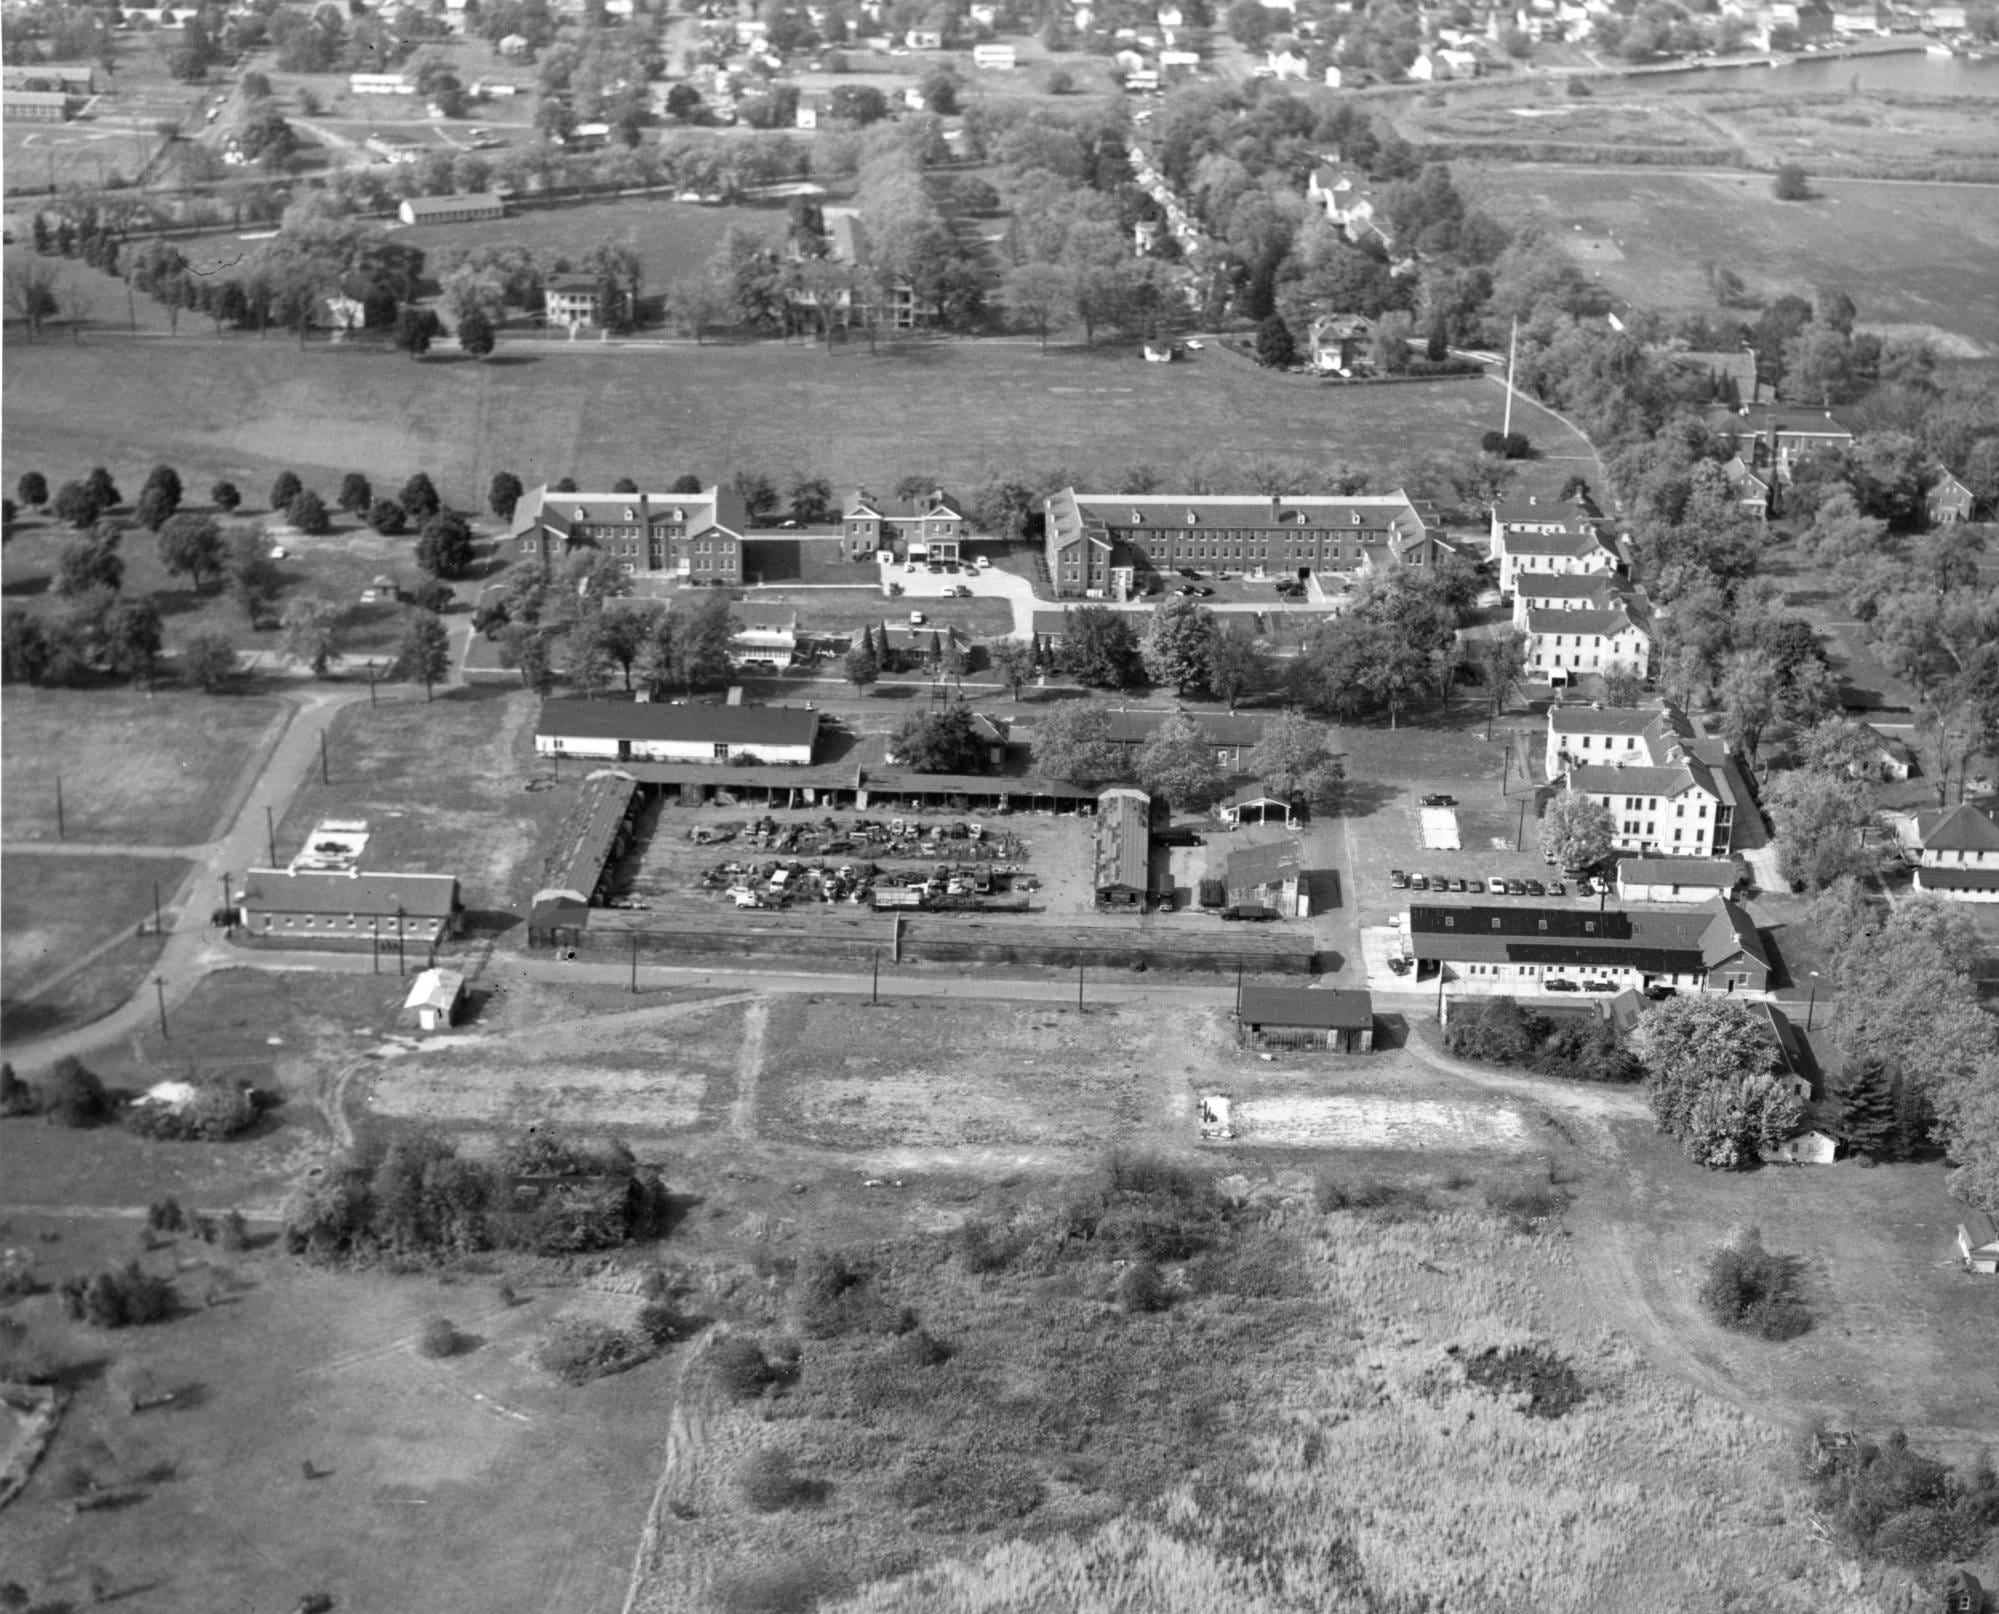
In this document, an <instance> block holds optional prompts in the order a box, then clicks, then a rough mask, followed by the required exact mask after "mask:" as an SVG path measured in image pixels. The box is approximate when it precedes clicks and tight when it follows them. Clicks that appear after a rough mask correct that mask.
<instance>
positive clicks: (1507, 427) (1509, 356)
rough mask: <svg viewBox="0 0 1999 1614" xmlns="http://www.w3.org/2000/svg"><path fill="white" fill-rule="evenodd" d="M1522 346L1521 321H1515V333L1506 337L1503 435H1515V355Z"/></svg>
mask: <svg viewBox="0 0 1999 1614" xmlns="http://www.w3.org/2000/svg"><path fill="white" fill-rule="evenodd" d="M1519 346H1520V321H1519V320H1517V319H1516V320H1515V321H1514V322H1513V334H1512V335H1511V336H1509V337H1508V338H1507V339H1506V423H1505V424H1504V425H1503V426H1501V427H1500V428H1499V431H1500V435H1501V436H1502V437H1510V436H1512V435H1513V355H1514V353H1515V351H1516V350H1517V349H1518V348H1519Z"/></svg>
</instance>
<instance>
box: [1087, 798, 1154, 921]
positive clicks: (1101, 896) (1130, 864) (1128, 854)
mask: <svg viewBox="0 0 1999 1614" xmlns="http://www.w3.org/2000/svg"><path fill="white" fill-rule="evenodd" d="M1151 872H1152V798H1151V797H1150V796H1148V795H1146V793H1145V792H1144V791H1142V790H1129V789H1117V790H1106V791H1105V792H1104V793H1103V794H1102V795H1100V796H1099V797H1098V798H1097V847H1096V873H1095V879H1094V882H1093V884H1094V889H1095V892H1096V901H1097V906H1098V907H1099V908H1142V907H1144V906H1145V896H1146V891H1147V888H1148V881H1149V878H1150V875H1151Z"/></svg>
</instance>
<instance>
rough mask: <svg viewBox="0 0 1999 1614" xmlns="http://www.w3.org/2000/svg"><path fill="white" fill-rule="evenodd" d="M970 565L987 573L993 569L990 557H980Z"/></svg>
mask: <svg viewBox="0 0 1999 1614" xmlns="http://www.w3.org/2000/svg"><path fill="white" fill-rule="evenodd" d="M972 564H973V565H974V566H976V567H978V569H979V570H980V571H982V572H989V571H991V570H992V569H993V558H992V556H990V555H981V556H979V558H978V559H977V560H975V561H973V562H972Z"/></svg>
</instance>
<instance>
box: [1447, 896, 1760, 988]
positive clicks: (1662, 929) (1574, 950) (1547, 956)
mask: <svg viewBox="0 0 1999 1614" xmlns="http://www.w3.org/2000/svg"><path fill="white" fill-rule="evenodd" d="M1409 944H1410V949H1411V951H1412V952H1414V953H1415V955H1416V957H1418V958H1440V959H1447V960H1449V961H1451V962H1453V963H1513V964H1561V965H1569V966H1588V965H1605V966H1624V967H1629V968H1634V969H1642V970H1650V971H1654V972H1658V973H1663V974H1677V975H1689V974H1696V973H1699V972H1701V971H1704V970H1709V969H1712V968H1714V967H1715V966H1716V965H1717V964H1722V963H1725V962H1727V961H1728V960H1730V959H1732V958H1735V957H1736V956H1738V955H1747V956H1748V957H1750V958H1752V959H1754V960H1755V961H1756V962H1758V963H1760V964H1762V965H1764V966H1765V967H1767V966H1768V964H1769V959H1768V956H1767V955H1766V954H1765V953H1764V951H1763V946H1762V942H1761V941H1760V940H1759V939H1758V937H1757V935H1756V927H1755V926H1754V925H1753V924H1751V923H1750V921H1749V916H1748V915H1747V914H1745V913H1744V912H1743V911H1742V910H1741V909H1740V908H1738V907H1736V905H1735V904H1734V903H1732V902H1728V901H1726V900H1718V901H1716V902H1714V903H1712V904H1703V905H1702V906H1700V907H1698V908H1680V909H1665V908H1626V909H1611V910H1609V911H1608V912H1604V913H1597V912H1595V911H1593V910H1591V909H1586V908H1570V907H1561V908H1534V907H1506V908H1498V907H1493V906H1490V905H1487V904H1475V903H1465V904H1457V903H1449V904H1445V903H1411V904H1410V907H1409Z"/></svg>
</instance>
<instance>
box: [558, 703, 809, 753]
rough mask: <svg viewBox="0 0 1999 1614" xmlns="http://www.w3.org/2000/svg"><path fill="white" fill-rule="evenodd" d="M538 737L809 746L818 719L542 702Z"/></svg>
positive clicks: (742, 710) (755, 710) (761, 710)
mask: <svg viewBox="0 0 1999 1614" xmlns="http://www.w3.org/2000/svg"><path fill="white" fill-rule="evenodd" d="M535 733H536V734H538V735H546V736H549V737H551V738H555V737H560V738H562V739H565V740H660V741H668V742H680V743H683V744H690V745H712V744H720V743H721V742H723V741H727V742H729V743H731V744H734V745H810V744H811V743H812V742H813V740H814V738H815V737H816V736H817V735H818V733H819V714H818V713H817V712H815V711H808V710H807V709H806V708H805V707H802V706H674V705H670V704H668V703H666V702H663V701H587V700H585V701H578V700H560V699H550V700H545V701H543V702H542V703H541V718H540V720H539V721H538V722H537V723H536V724H535Z"/></svg>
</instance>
